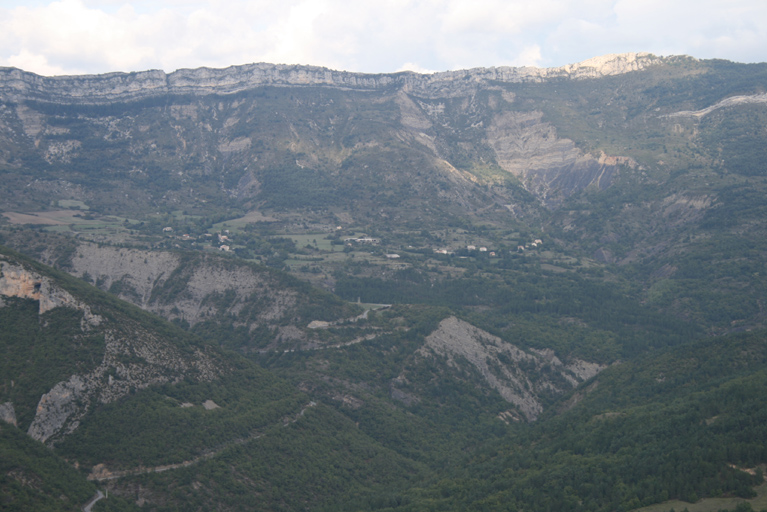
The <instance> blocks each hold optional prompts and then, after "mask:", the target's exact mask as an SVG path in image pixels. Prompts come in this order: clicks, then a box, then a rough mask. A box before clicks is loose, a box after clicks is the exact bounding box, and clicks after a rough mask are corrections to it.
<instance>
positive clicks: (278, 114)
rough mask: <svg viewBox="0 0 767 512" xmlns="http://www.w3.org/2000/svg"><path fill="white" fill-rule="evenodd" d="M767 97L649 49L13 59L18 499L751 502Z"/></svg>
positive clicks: (5, 383) (762, 455) (0, 200)
mask: <svg viewBox="0 0 767 512" xmlns="http://www.w3.org/2000/svg"><path fill="white" fill-rule="evenodd" d="M765 85H767V65H765V64H749V65H746V64H738V63H732V62H727V61H718V60H712V61H706V60H697V59H694V58H691V57H655V56H652V55H649V54H625V55H612V56H604V57H600V58H595V59H591V60H589V61H585V62H583V63H580V64H577V65H572V66H567V67H564V68H552V69H536V68H491V69H473V70H466V71H462V72H448V73H437V74H432V75H419V74H416V73H410V72H404V73H396V74H382V75H362V74H354V73H346V72H340V71H333V70H327V69H323V68H314V67H302V66H281V65H269V64H254V65H248V66H234V67H231V68H227V69H221V70H213V69H198V70H179V71H177V72H175V73H171V74H165V73H163V72H159V71H148V72H142V73H131V74H119V73H116V74H110V75H103V76H101V75H99V76H95V75H94V76H88V77H40V76H37V75H34V74H31V73H27V72H24V71H21V70H18V69H12V68H0V210H1V211H0V244H2V246H0V266H1V271H0V323H1V325H2V332H3V334H2V336H1V337H0V341H1V342H2V344H1V346H2V347H3V351H4V352H3V358H2V359H3V362H2V366H1V367H0V369H1V370H2V371H0V375H2V378H1V381H0V417H2V418H3V419H4V420H5V422H4V423H0V441H1V442H2V444H0V448H1V449H2V450H5V451H4V452H3V453H8V454H9V457H10V458H8V457H2V459H3V460H4V461H6V462H3V465H2V466H0V497H2V500H4V501H3V503H4V505H6V504H7V505H8V506H9V507H11V510H22V509H25V508H26V509H29V507H35V508H36V509H39V510H74V509H76V508H77V507H80V506H82V505H83V504H84V503H85V502H86V501H88V499H90V498H92V497H93V496H94V495H96V492H97V490H99V491H102V490H103V491H107V490H108V496H109V497H108V498H105V499H100V500H98V501H97V502H95V503H94V504H93V510H95V511H98V510H156V511H164V510H179V509H181V510H252V509H253V508H254V507H255V508H257V509H269V510H381V511H386V510H392V511H393V510H533V511H537V510H540V511H543V510H573V511H584V512H585V511H608V510H609V511H612V510H627V511H628V510H638V509H641V508H642V507H649V506H654V507H661V509H663V508H662V507H664V506H665V505H664V504H669V505H668V508H671V507H672V506H673V507H676V508H679V507H680V505H679V504H680V503H682V502H686V503H690V510H693V505H692V504H693V503H695V502H707V501H705V500H711V499H725V498H726V499H729V500H731V501H727V502H726V503H727V504H726V505H722V506H725V507H730V506H731V505H732V507H734V506H736V505H737V503H741V502H742V500H746V499H751V498H752V497H753V496H755V495H756V494H755V493H756V492H757V491H755V489H757V490H758V492H760V493H761V492H762V491H761V490H760V489H761V487H759V486H760V485H763V481H764V471H765V469H767V447H765V445H764V439H765V437H764V434H765V433H764V425H765V422H764V421H763V420H764V415H765V411H767V402H765V401H764V398H763V397H764V396H767V395H765V393H764V391H765V386H767V367H765V366H764V363H765V360H766V359H765V358H767V352H765V346H766V345H765V344H764V340H765V336H766V333H767V331H765V329H766V328H767V310H766V309H765V303H764V301H765V297H767V293H766V292H767V280H766V279H767V267H766V265H767V263H766V262H767V242H765V241H766V240H767V237H765V235H766V234H767V224H765V218H767V217H765V213H767V203H766V202H765V200H764V197H765V194H766V193H767V167H766V166H765V163H764V162H765V161H767V159H765V158H763V157H764V156H765V155H763V154H762V153H763V152H764V147H765V144H764V143H765V140H767V130H766V129H765V126H767V103H765V101H764V87H765ZM202 404H209V407H204V406H203V405H202ZM307 404H309V405H307ZM214 405H215V407H214ZM22 437H23V438H24V439H25V440H24V442H23V443H22V442H21V441H19V439H21V438H22ZM43 444H44V445H45V446H46V447H47V448H42V451H41V447H42V446H43ZM744 469H747V470H748V471H744ZM63 482H69V483H66V484H64V483H63ZM72 482H76V483H72ZM62 488H70V489H72V492H71V493H70V492H69V491H66V492H65V491H60V489H62ZM57 493H58V494H57ZM62 496H63V498H62ZM670 500H676V501H670ZM679 500H682V501H679ZM701 500H704V501H701ZM737 500H741V501H737ZM672 503H673V505H671V504H672ZM711 503H714V502H711ZM722 503H725V502H722ZM754 503H755V504H758V503H760V502H759V501H758V500H757V501H754ZM659 504H660V505H659ZM14 507H15V508H14ZM661 509H657V510H661ZM663 510H666V509H663ZM738 510H740V509H738Z"/></svg>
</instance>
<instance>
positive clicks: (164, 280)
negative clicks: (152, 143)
mask: <svg viewBox="0 0 767 512" xmlns="http://www.w3.org/2000/svg"><path fill="white" fill-rule="evenodd" d="M195 258H196V259H195V261H194V263H193V264H190V263H188V262H185V261H182V258H181V256H180V255H179V254H178V253H171V252H161V251H143V250H139V249H126V248H120V247H109V246H98V245H95V244H88V243H85V244H81V245H80V246H79V247H78V249H77V252H76V253H75V256H74V257H73V258H72V264H71V269H70V271H71V273H72V274H74V275H76V276H78V277H83V276H85V275H86V274H87V275H88V276H90V277H91V278H92V279H93V280H95V282H96V284H97V285H98V286H99V287H100V288H102V289H104V290H108V291H111V292H113V293H115V294H117V295H118V296H119V297H120V298H121V299H123V300H127V301H128V302H132V303H134V304H136V305H137V306H139V307H141V308H143V309H146V310H148V311H152V312H153V313H157V314H159V315H161V316H163V317H165V318H168V319H170V320H173V319H179V320H183V321H185V322H187V323H189V325H195V324H196V323H198V322H200V321H202V320H204V319H209V318H211V317H213V316H215V315H218V314H220V313H226V314H227V315H234V316H242V318H240V322H242V323H245V324H247V325H249V326H250V327H252V328H255V327H256V326H258V325H259V324H261V323H272V322H275V321H277V320H279V319H281V318H282V317H283V316H285V315H286V314H288V313H289V312H290V311H292V309H293V308H294V307H295V305H296V304H297V302H298V295H297V293H296V292H295V291H293V290H290V289H288V288H285V287H282V286H279V285H278V284H277V283H276V282H275V281H274V279H273V278H272V276H271V274H270V272H268V271H267V270H266V269H256V268H254V267H253V266H250V265H247V264H237V263H236V262H231V261H223V260H221V259H220V258H218V257H206V256H204V255H199V256H195ZM171 289H173V292H172V294H173V295H172V297H169V296H167V294H169V293H171V292H170V291H169V290H171ZM256 303H257V304H258V307H255V306H256Z"/></svg>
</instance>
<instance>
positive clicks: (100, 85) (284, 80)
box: [0, 53, 664, 103]
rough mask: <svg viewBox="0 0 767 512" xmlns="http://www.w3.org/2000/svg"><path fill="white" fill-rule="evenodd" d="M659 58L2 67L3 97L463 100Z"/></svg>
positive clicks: (639, 55) (622, 70)
mask: <svg viewBox="0 0 767 512" xmlns="http://www.w3.org/2000/svg"><path fill="white" fill-rule="evenodd" d="M663 61H664V59H662V58H659V57H655V56H653V55H651V54H648V53H626V54H619V55H605V56H602V57H596V58H593V59H589V60H586V61H583V62H580V63H577V64H569V65H567V66H562V67H556V68H535V67H519V68H515V67H506V66H503V67H492V68H475V69H469V70H460V71H446V72H443V73H434V74H428V75H426V74H418V73H413V72H410V71H407V72H401V73H391V74H363V73H349V72H346V71H334V70H331V69H327V68H322V67H316V66H293V65H283V64H264V63H259V64H247V65H244V66H231V67H228V68H225V69H210V68H198V69H180V70H178V71H175V72H173V73H170V74H167V73H165V72H163V71H159V70H152V71H142V72H137V73H108V74H104V75H81V76H59V77H44V76H39V75H35V74H33V73H28V72H25V71H22V70H19V69H15V68H0V98H3V99H5V100H10V101H14V102H16V101H23V100H41V101H46V102H61V103H108V102H112V101H130V100H138V99H144V98H151V97H156V96H162V95H168V94H191V95H205V94H233V93H237V92H241V91H245V90H248V89H252V88H254V87H259V86H265V85H271V86H288V85H289V86H307V85H315V86H317V85H320V86H328V87H340V88H349V89H363V90H374V89H386V88H402V89H403V90H405V91H407V92H408V93H411V94H415V95H421V96H425V97H439V96H441V97H451V96H456V95H459V96H460V95H464V94H465V93H466V92H467V91H470V90H472V89H476V87H477V85H479V84H486V83H489V82H507V83H519V82H540V81H543V80H548V79H552V78H566V79H574V80H580V79H588V78H599V77H603V76H609V75H616V74H621V73H628V72H630V71H638V70H641V69H644V68H646V67H648V66H652V65H655V64H659V63H661V62H663Z"/></svg>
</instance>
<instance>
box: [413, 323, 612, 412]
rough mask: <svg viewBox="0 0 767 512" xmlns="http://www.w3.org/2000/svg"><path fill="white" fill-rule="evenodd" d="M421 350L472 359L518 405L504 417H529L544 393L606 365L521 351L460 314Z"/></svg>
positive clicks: (459, 361)
mask: <svg viewBox="0 0 767 512" xmlns="http://www.w3.org/2000/svg"><path fill="white" fill-rule="evenodd" d="M418 354H419V356H420V357H424V358H433V357H435V356H440V357H444V358H446V361H447V364H448V365H449V366H451V367H454V368H461V366H462V365H465V364H467V363H468V364H470V365H471V366H472V367H474V369H476V370H477V371H478V372H479V374H480V375H481V376H482V378H483V379H484V380H485V383H486V384H487V385H488V386H490V387H491V388H492V389H494V390H496V391H497V392H498V393H499V394H500V395H501V396H502V397H503V398H504V399H505V400H507V401H508V402H510V403H511V404H513V405H514V406H515V407H516V409H517V412H518V413H517V414H515V413H514V412H513V411H509V412H508V413H507V414H506V418H514V419H524V420H527V421H533V420H535V419H536V418H537V417H538V415H540V413H541V412H542V411H543V405H542V403H541V395H542V394H552V393H553V394H561V393H564V392H565V391H568V390H570V389H573V388H574V387H575V386H577V385H578V384H580V383H581V382H583V381H584V380H587V379H590V378H591V377H593V376H595V375H596V374H597V373H599V372H600V371H601V370H603V369H604V366H601V365H599V364H596V363H590V362H587V361H582V360H579V359H575V360H573V361H571V362H569V363H568V364H565V363H563V362H562V361H561V360H560V359H559V358H557V357H556V355H555V354H554V352H553V351H551V350H538V351H524V350H521V349H520V348H518V347H516V346H514V345H512V344H511V343H508V342H505V341H503V340H502V339H500V338H498V337H497V336H493V335H492V334H490V333H488V332H486V331H483V330H482V329H479V328H477V327H474V326H473V325H471V324H469V323H467V322H464V321H463V320H459V319H458V318H456V317H449V318H446V319H444V320H443V321H442V322H440V324H439V327H438V328H437V330H435V331H434V332H432V333H431V334H430V335H429V336H427V337H426V340H425V343H424V346H423V347H422V348H421V349H420V350H419V352H418ZM519 413H521V414H519Z"/></svg>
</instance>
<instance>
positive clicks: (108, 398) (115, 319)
mask: <svg viewBox="0 0 767 512" xmlns="http://www.w3.org/2000/svg"><path fill="white" fill-rule="evenodd" d="M0 297H8V298H11V297H13V298H18V299H28V300H33V301H38V302H39V314H40V315H45V313H47V312H49V311H51V310H53V309H56V308H67V309H73V310H76V311H79V312H81V313H82V320H81V322H80V328H81V330H82V332H83V333H85V332H87V333H88V336H89V337H90V338H91V339H97V338H99V337H101V336H103V340H104V355H103V357H102V360H101V362H100V363H99V364H98V366H96V367H95V368H93V367H91V369H87V367H86V368H85V369H83V370H81V371H78V372H77V373H74V374H73V375H71V376H70V377H69V378H67V379H66V380H64V381H61V382H58V383H55V384H54V385H53V386H52V387H51V388H50V390H49V391H48V392H47V393H44V394H43V395H42V396H41V397H40V400H39V402H38V404H37V408H36V410H35V416H34V419H33V420H32V423H31V424H30V426H29V428H28V430H27V433H28V434H29V435H30V436H31V437H33V438H34V439H37V440H38V441H41V442H45V443H48V444H53V443H55V442H56V441H57V440H60V439H61V438H62V437H63V436H66V435H67V434H69V433H71V432H73V431H74V430H75V429H76V428H77V427H78V425H79V423H80V420H81V419H82V418H83V417H84V416H85V415H86V414H87V412H88V411H89V410H90V409H91V408H92V406H93V404H95V403H110V402H114V401H115V400H118V399H119V398H122V397H124V396H127V395H128V394H130V393H132V392H135V391H136V390H139V389H143V388H146V387H148V386H151V385H156V384H165V383H174V382H179V381H181V380H183V379H192V380H198V381H208V380H212V379H215V378H217V377H218V376H219V375H220V374H221V372H222V371H223V370H222V368H221V367H220V365H219V364H218V363H217V362H216V361H215V360H214V359H213V358H212V357H210V356H208V355H206V354H205V353H204V352H203V351H202V350H201V349H199V348H198V349H194V348H192V347H183V348H182V347H180V346H177V345H176V344H174V343H173V342H172V341H170V340H168V339H167V337H166V336H167V335H161V334H158V333H157V332H155V331H154V330H151V329H150V328H147V327H145V326H144V325H143V324H141V323H140V322H139V321H138V320H136V319H130V318H126V317H124V316H123V315H122V314H120V313H118V312H116V311H111V313H110V314H107V315H105V316H102V315H99V314H96V313H94V312H93V309H94V308H95V309H96V310H98V308H99V307H101V306H99V305H92V304H86V303H85V302H83V300H81V299H78V298H77V297H75V296H73V295H72V293H70V292H69V291H67V290H65V289H64V288H63V287H62V286H61V285H60V284H59V283H58V282H57V281H56V280H55V278H54V277H52V276H50V275H43V273H42V271H36V270H33V269H32V268H31V265H27V264H26V263H23V262H20V261H17V260H15V259H14V258H12V257H10V256H6V255H0ZM107 318H109V319H110V320H107ZM57 334H58V333H57ZM62 336H63V334H62ZM83 364H85V363H84V362H83ZM0 419H1V420H3V421H6V422H8V423H13V424H15V423H16V415H15V411H14V407H13V405H12V404H11V403H10V402H7V403H4V404H2V405H0Z"/></svg>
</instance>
